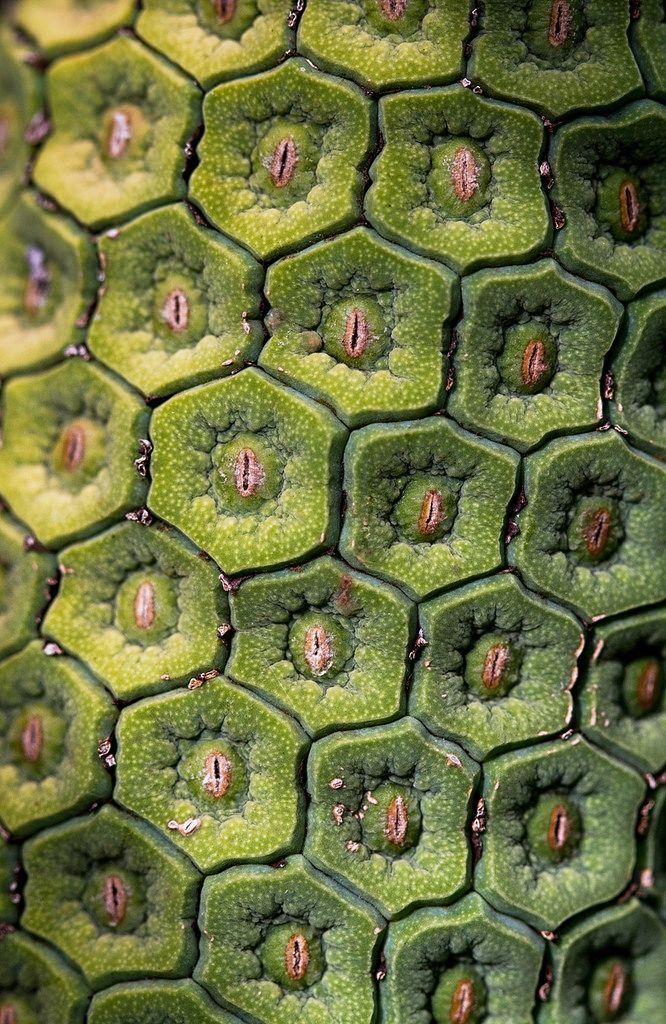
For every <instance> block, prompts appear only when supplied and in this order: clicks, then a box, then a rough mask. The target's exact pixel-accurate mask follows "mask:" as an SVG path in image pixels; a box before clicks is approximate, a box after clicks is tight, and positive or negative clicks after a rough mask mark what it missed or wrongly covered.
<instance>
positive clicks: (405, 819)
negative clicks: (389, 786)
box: [384, 796, 409, 846]
mask: <svg viewBox="0 0 666 1024" xmlns="http://www.w3.org/2000/svg"><path fill="white" fill-rule="evenodd" d="M408 826H409V814H408V811H407V804H406V803H405V798H404V797H402V796H394V797H393V799H392V800H391V802H390V804H389V805H388V807H387V808H386V824H385V825H384V834H385V835H386V838H387V839H388V841H389V843H393V845H394V846H402V844H403V843H404V841H405V839H406V837H407V828H408Z"/></svg>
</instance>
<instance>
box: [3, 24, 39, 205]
mask: <svg viewBox="0 0 666 1024" xmlns="http://www.w3.org/2000/svg"><path fill="white" fill-rule="evenodd" d="M27 57H28V51H27V49H26V48H25V47H24V46H21V45H18V44H17V42H16V40H15V39H14V38H13V36H12V35H11V33H10V31H9V30H8V29H7V28H6V27H4V26H3V27H2V28H0V213H4V212H5V208H6V207H7V206H9V204H10V203H11V202H12V201H13V199H14V197H15V195H16V193H17V191H18V189H19V188H20V186H21V183H22V177H23V174H24V171H25V165H26V163H27V161H28V158H29V156H30V152H31V144H30V143H29V142H26V139H25V133H26V131H28V129H29V128H30V127H31V126H32V125H33V124H34V122H33V118H36V117H38V115H39V108H40V104H41V99H42V89H41V82H40V79H39V77H38V75H37V74H36V73H35V71H34V69H32V68H31V67H30V66H29V64H28V63H27Z"/></svg>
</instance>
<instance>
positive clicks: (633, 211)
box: [619, 180, 641, 234]
mask: <svg viewBox="0 0 666 1024" xmlns="http://www.w3.org/2000/svg"><path fill="white" fill-rule="evenodd" d="M619 200H620V224H621V225H622V230H623V231H626V232H627V234H632V233H633V232H634V231H635V230H636V228H637V227H638V225H639V223H640V219H641V206H640V203H639V201H638V192H637V191H636V186H635V185H634V183H633V181H628V180H627V181H623V182H622V184H621V185H620V195H619Z"/></svg>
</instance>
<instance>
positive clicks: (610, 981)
mask: <svg viewBox="0 0 666 1024" xmlns="http://www.w3.org/2000/svg"><path fill="white" fill-rule="evenodd" d="M626 987H627V974H626V971H625V969H624V967H623V966H622V964H618V963H615V964H613V966H612V967H611V969H610V971H609V972H608V977H607V978H606V983H605V985H604V988H603V992H602V995H601V1003H602V1006H603V1008H604V1011H605V1013H606V1014H607V1015H608V1019H611V1020H612V1019H613V1018H614V1017H615V1015H616V1014H617V1013H618V1012H619V1011H620V1008H621V1007H622V1002H623V1000H624V993H625V991H626Z"/></svg>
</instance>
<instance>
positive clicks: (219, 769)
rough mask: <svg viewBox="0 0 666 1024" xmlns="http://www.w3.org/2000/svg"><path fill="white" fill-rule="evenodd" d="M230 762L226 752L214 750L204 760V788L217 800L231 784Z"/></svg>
mask: <svg viewBox="0 0 666 1024" xmlns="http://www.w3.org/2000/svg"><path fill="white" fill-rule="evenodd" d="M231 773H232V764H231V761H230V760H229V758H228V757H227V756H226V754H221V753H219V751H217V750H215V751H213V752H212V753H211V754H208V756H207V757H206V760H205V762H204V779H203V784H204V789H205V790H206V791H207V792H208V793H210V795H211V796H212V797H215V799H216V800H219V799H220V797H222V796H224V795H225V793H226V792H227V791H228V789H229V786H230V785H231Z"/></svg>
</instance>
